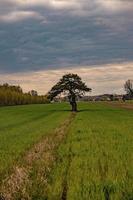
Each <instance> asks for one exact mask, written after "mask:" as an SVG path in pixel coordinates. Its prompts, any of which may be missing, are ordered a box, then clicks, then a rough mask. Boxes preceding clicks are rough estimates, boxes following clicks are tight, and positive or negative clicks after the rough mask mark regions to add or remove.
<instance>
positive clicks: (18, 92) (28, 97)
mask: <svg viewBox="0 0 133 200" xmlns="http://www.w3.org/2000/svg"><path fill="white" fill-rule="evenodd" d="M48 102H49V100H48V99H47V97H46V96H43V95H42V96H39V95H38V93H37V91H35V90H31V91H30V92H28V93H24V92H23V90H22V88H21V87H20V86H15V85H9V84H7V83H5V84H3V85H0V106H11V105H25V104H43V103H48Z"/></svg>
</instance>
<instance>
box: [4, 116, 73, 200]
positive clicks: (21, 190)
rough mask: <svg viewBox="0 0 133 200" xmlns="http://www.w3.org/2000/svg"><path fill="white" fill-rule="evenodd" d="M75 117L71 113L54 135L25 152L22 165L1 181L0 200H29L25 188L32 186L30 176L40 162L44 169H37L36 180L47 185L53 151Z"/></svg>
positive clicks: (53, 161) (54, 160)
mask: <svg viewBox="0 0 133 200" xmlns="http://www.w3.org/2000/svg"><path fill="white" fill-rule="evenodd" d="M75 116H76V113H71V115H70V116H69V118H68V119H67V120H65V122H64V123H63V124H62V125H61V126H60V127H58V128H56V129H55V131H54V133H52V134H49V136H46V137H45V138H44V139H42V140H41V141H40V142H39V143H37V144H35V145H34V146H33V147H32V148H31V149H30V150H29V151H28V152H26V154H25V155H24V157H23V159H22V160H23V164H22V162H21V163H18V164H17V165H16V166H14V167H13V170H12V173H11V174H10V176H9V177H7V178H6V179H4V180H3V181H2V184H1V186H0V200H15V199H27V200H31V199H32V198H31V197H30V195H29V194H28V192H27V189H26V187H27V185H28V186H29V185H32V182H31V180H30V174H31V172H32V170H33V168H34V165H35V164H36V162H38V161H41V160H43V162H44V161H45V164H44V166H43V168H44V169H43V171H42V169H41V168H40V169H37V171H36V173H37V175H38V178H39V179H40V180H41V179H42V182H43V183H45V184H47V176H48V174H49V173H50V171H51V168H52V166H53V165H54V163H55V162H56V159H57V157H56V156H57V155H55V151H56V149H58V146H59V145H60V144H61V142H62V141H63V139H64V138H65V136H66V135H67V132H68V130H69V127H70V125H71V123H72V121H73V120H74V118H75Z"/></svg>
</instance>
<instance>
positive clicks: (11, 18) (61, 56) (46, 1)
mask: <svg viewBox="0 0 133 200" xmlns="http://www.w3.org/2000/svg"><path fill="white" fill-rule="evenodd" d="M132 19H133V1H132V0H93V1H92V0H0V83H4V82H8V83H10V84H16V85H18V84H19V85H20V86H22V88H23V89H24V91H28V90H30V89H35V90H37V91H38V92H39V93H40V94H45V93H46V92H47V91H48V90H50V88H51V87H52V86H53V84H55V83H56V82H57V81H58V80H59V79H60V78H61V76H62V75H64V74H65V73H77V74H79V75H80V76H81V78H82V79H83V81H85V82H86V84H87V85H88V86H89V87H91V88H92V94H101V93H123V92H124V89H123V85H124V82H125V81H126V80H128V79H133V34H132V33H133V20H132Z"/></svg>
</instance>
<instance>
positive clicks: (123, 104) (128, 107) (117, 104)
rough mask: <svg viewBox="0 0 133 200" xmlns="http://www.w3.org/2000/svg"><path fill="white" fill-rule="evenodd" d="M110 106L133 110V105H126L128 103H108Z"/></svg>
mask: <svg viewBox="0 0 133 200" xmlns="http://www.w3.org/2000/svg"><path fill="white" fill-rule="evenodd" d="M107 104H108V105H111V106H113V107H117V108H124V109H128V110H133V103H126V102H114V103H113V102H108V103H107Z"/></svg>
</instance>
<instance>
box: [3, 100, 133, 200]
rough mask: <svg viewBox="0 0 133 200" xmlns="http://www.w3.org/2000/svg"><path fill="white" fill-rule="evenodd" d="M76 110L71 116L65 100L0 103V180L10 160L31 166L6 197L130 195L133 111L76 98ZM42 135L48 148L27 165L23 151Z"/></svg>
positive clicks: (130, 199)
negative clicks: (16, 187)
mask: <svg viewBox="0 0 133 200" xmlns="http://www.w3.org/2000/svg"><path fill="white" fill-rule="evenodd" d="M79 110H80V112H78V113H77V114H75V115H73V116H72V114H71V113H70V112H69V106H68V105H67V104H51V105H31V106H18V107H5V108H4V107H3V108H0V174H1V184H2V180H3V179H5V177H6V176H10V173H12V170H11V169H12V167H13V165H19V166H21V165H23V164H22V163H23V162H24V163H25V164H24V167H25V169H27V171H28V170H29V167H27V166H30V170H29V171H28V178H27V181H25V183H24V184H22V185H21V187H20V188H19V190H16V191H14V194H13V196H12V198H11V197H10V199H33V200H35V199H37V200H133V184H132V182H133V153H132V152H133V111H130V110H126V109H121V108H117V107H114V108H113V107H111V106H110V105H104V104H102V103H80V104H79ZM68 119H70V122H71V123H70V125H69V124H68V122H66V121H67V120H68ZM63 122H64V124H63ZM57 127H58V129H56V128H57ZM63 134H64V135H65V136H64V137H61V135H63ZM46 136H48V142H47V143H46V142H45V144H48V148H47V149H45V151H44V152H41V156H40V157H39V158H37V159H35V160H34V161H33V162H31V163H30V165H29V164H26V161H25V160H24V158H25V155H26V153H28V151H30V149H31V148H32V146H33V145H34V144H35V143H38V142H39V141H40V140H44V141H45V137H46ZM46 146H47V145H46ZM31 166H32V167H31ZM6 172H8V173H6ZM5 184H6V183H5ZM3 191H4V190H3ZM3 191H2V192H1V193H2V195H4V192H3ZM9 191H10V190H9ZM7 199H8V198H7Z"/></svg>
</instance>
